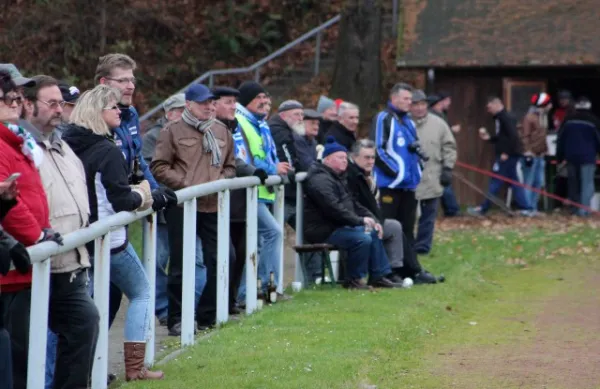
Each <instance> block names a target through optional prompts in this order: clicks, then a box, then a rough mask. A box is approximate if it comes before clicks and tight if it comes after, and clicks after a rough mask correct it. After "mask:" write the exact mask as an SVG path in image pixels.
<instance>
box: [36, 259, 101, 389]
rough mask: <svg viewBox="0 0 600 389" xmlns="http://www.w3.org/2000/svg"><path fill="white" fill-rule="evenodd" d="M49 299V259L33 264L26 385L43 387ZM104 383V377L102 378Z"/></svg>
mask: <svg viewBox="0 0 600 389" xmlns="http://www.w3.org/2000/svg"><path fill="white" fill-rule="evenodd" d="M49 301H50V259H47V260H45V261H43V262H36V263H34V264H33V276H32V282H31V317H30V323H29V355H28V358H27V387H28V388H43V387H44V381H45V379H46V342H47V339H48V302H49ZM104 382H105V383H106V377H105V378H104Z"/></svg>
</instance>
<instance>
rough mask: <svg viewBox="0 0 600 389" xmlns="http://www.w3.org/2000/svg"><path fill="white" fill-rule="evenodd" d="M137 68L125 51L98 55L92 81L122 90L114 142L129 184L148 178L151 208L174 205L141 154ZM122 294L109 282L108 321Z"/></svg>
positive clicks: (174, 199) (175, 202) (167, 189)
mask: <svg viewBox="0 0 600 389" xmlns="http://www.w3.org/2000/svg"><path fill="white" fill-rule="evenodd" d="M136 67H137V65H136V63H135V61H134V60H133V59H132V58H131V57H130V56H128V55H126V54H120V53H112V54H107V55H105V56H103V57H100V61H99V62H98V66H97V67H96V75H95V76H94V81H95V82H96V84H106V85H108V86H110V87H113V88H116V89H118V90H119V91H121V101H119V108H120V110H121V125H120V126H119V127H118V128H115V129H113V130H114V141H115V143H116V145H117V146H119V147H120V148H121V151H122V152H123V155H124V156H125V161H126V162H127V166H128V168H129V174H130V177H131V183H132V184H137V183H138V181H141V180H147V181H148V183H149V184H150V189H151V190H152V200H153V203H152V204H153V205H152V208H153V209H154V210H156V211H159V210H162V209H164V208H166V207H167V206H175V205H177V201H176V199H177V196H176V195H175V193H174V192H173V191H172V190H171V189H169V188H162V187H159V185H158V183H157V182H156V180H155V179H154V177H153V176H152V173H151V172H150V169H149V168H148V164H147V163H146V161H145V160H144V158H143V157H142V138H141V136H140V128H141V127H140V120H139V116H138V113H137V111H136V109H135V108H134V107H133V105H132V104H133V93H134V92H135V84H136V79H135V77H134V76H133V72H134V71H135V69H136ZM122 296H123V294H122V293H121V291H120V290H119V289H118V288H117V287H116V286H115V285H114V284H112V283H111V288H110V304H109V305H110V317H109V322H110V323H111V324H112V322H113V320H114V318H115V316H116V315H117V312H118V311H119V306H120V305H121V298H122Z"/></svg>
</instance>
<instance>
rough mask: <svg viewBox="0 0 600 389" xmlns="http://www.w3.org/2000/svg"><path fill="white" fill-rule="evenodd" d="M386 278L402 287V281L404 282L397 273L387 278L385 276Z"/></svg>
mask: <svg viewBox="0 0 600 389" xmlns="http://www.w3.org/2000/svg"><path fill="white" fill-rule="evenodd" d="M385 278H387V279H388V280H390V281H392V282H393V283H394V284H400V285H402V281H404V279H402V277H400V276H399V275H398V274H396V273H390V274H388V275H387V276H385Z"/></svg>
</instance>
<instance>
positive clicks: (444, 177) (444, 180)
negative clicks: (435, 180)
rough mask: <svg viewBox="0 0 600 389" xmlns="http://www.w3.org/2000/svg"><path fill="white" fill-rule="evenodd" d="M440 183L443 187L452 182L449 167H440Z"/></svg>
mask: <svg viewBox="0 0 600 389" xmlns="http://www.w3.org/2000/svg"><path fill="white" fill-rule="evenodd" d="M440 184H442V186H444V187H445V186H450V184H452V169H450V168H449V167H445V168H443V169H442V174H441V175H440Z"/></svg>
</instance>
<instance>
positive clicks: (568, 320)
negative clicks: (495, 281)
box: [434, 268, 600, 389]
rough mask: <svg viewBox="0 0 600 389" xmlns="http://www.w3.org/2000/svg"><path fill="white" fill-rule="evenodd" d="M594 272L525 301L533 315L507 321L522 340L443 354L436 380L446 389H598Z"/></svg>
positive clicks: (598, 299)
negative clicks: (517, 326) (519, 327)
mask: <svg viewBox="0 0 600 389" xmlns="http://www.w3.org/2000/svg"><path fill="white" fill-rule="evenodd" d="M595 271H596V272H597V273H596V274H595V275H592V276H590V275H589V274H588V275H587V277H589V278H587V279H585V280H583V281H580V282H577V279H576V277H581V276H582V275H574V276H572V277H570V278H572V279H565V280H564V281H563V282H565V283H570V284H568V285H569V286H568V287H566V288H565V287H561V288H560V289H561V291H562V292H561V293H560V294H559V295H558V296H554V297H552V298H547V299H545V300H542V301H539V300H537V301H528V300H527V297H526V296H524V297H523V304H524V306H525V307H528V306H531V308H532V311H533V312H535V314H532V315H530V317H517V318H514V317H513V318H506V320H517V321H519V322H521V323H523V325H524V329H523V333H522V335H518V334H517V335H515V336H514V338H513V339H512V341H511V342H510V344H509V345H506V344H502V345H495V346H485V347H484V346H479V347H476V348H458V349H454V350H450V351H449V352H447V353H442V355H443V357H441V358H443V359H444V362H443V364H442V365H443V366H442V368H441V369H440V370H439V371H437V372H435V373H434V374H440V373H441V374H443V375H444V376H446V377H448V381H449V382H448V385H447V387H450V388H462V389H471V388H472V389H475V388H477V389H482V388H494V389H496V388H503V389H504V388H548V389H567V388H568V389H596V388H600V337H599V334H600V294H599V293H597V290H598V285H600V272H598V269H597V268H596V269H595ZM571 285H572V286H571ZM495 336H496V335H495V334H490V338H491V339H490V340H492V341H493V340H494V337H495ZM498 336H501V335H498ZM504 339H505V338H504Z"/></svg>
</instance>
